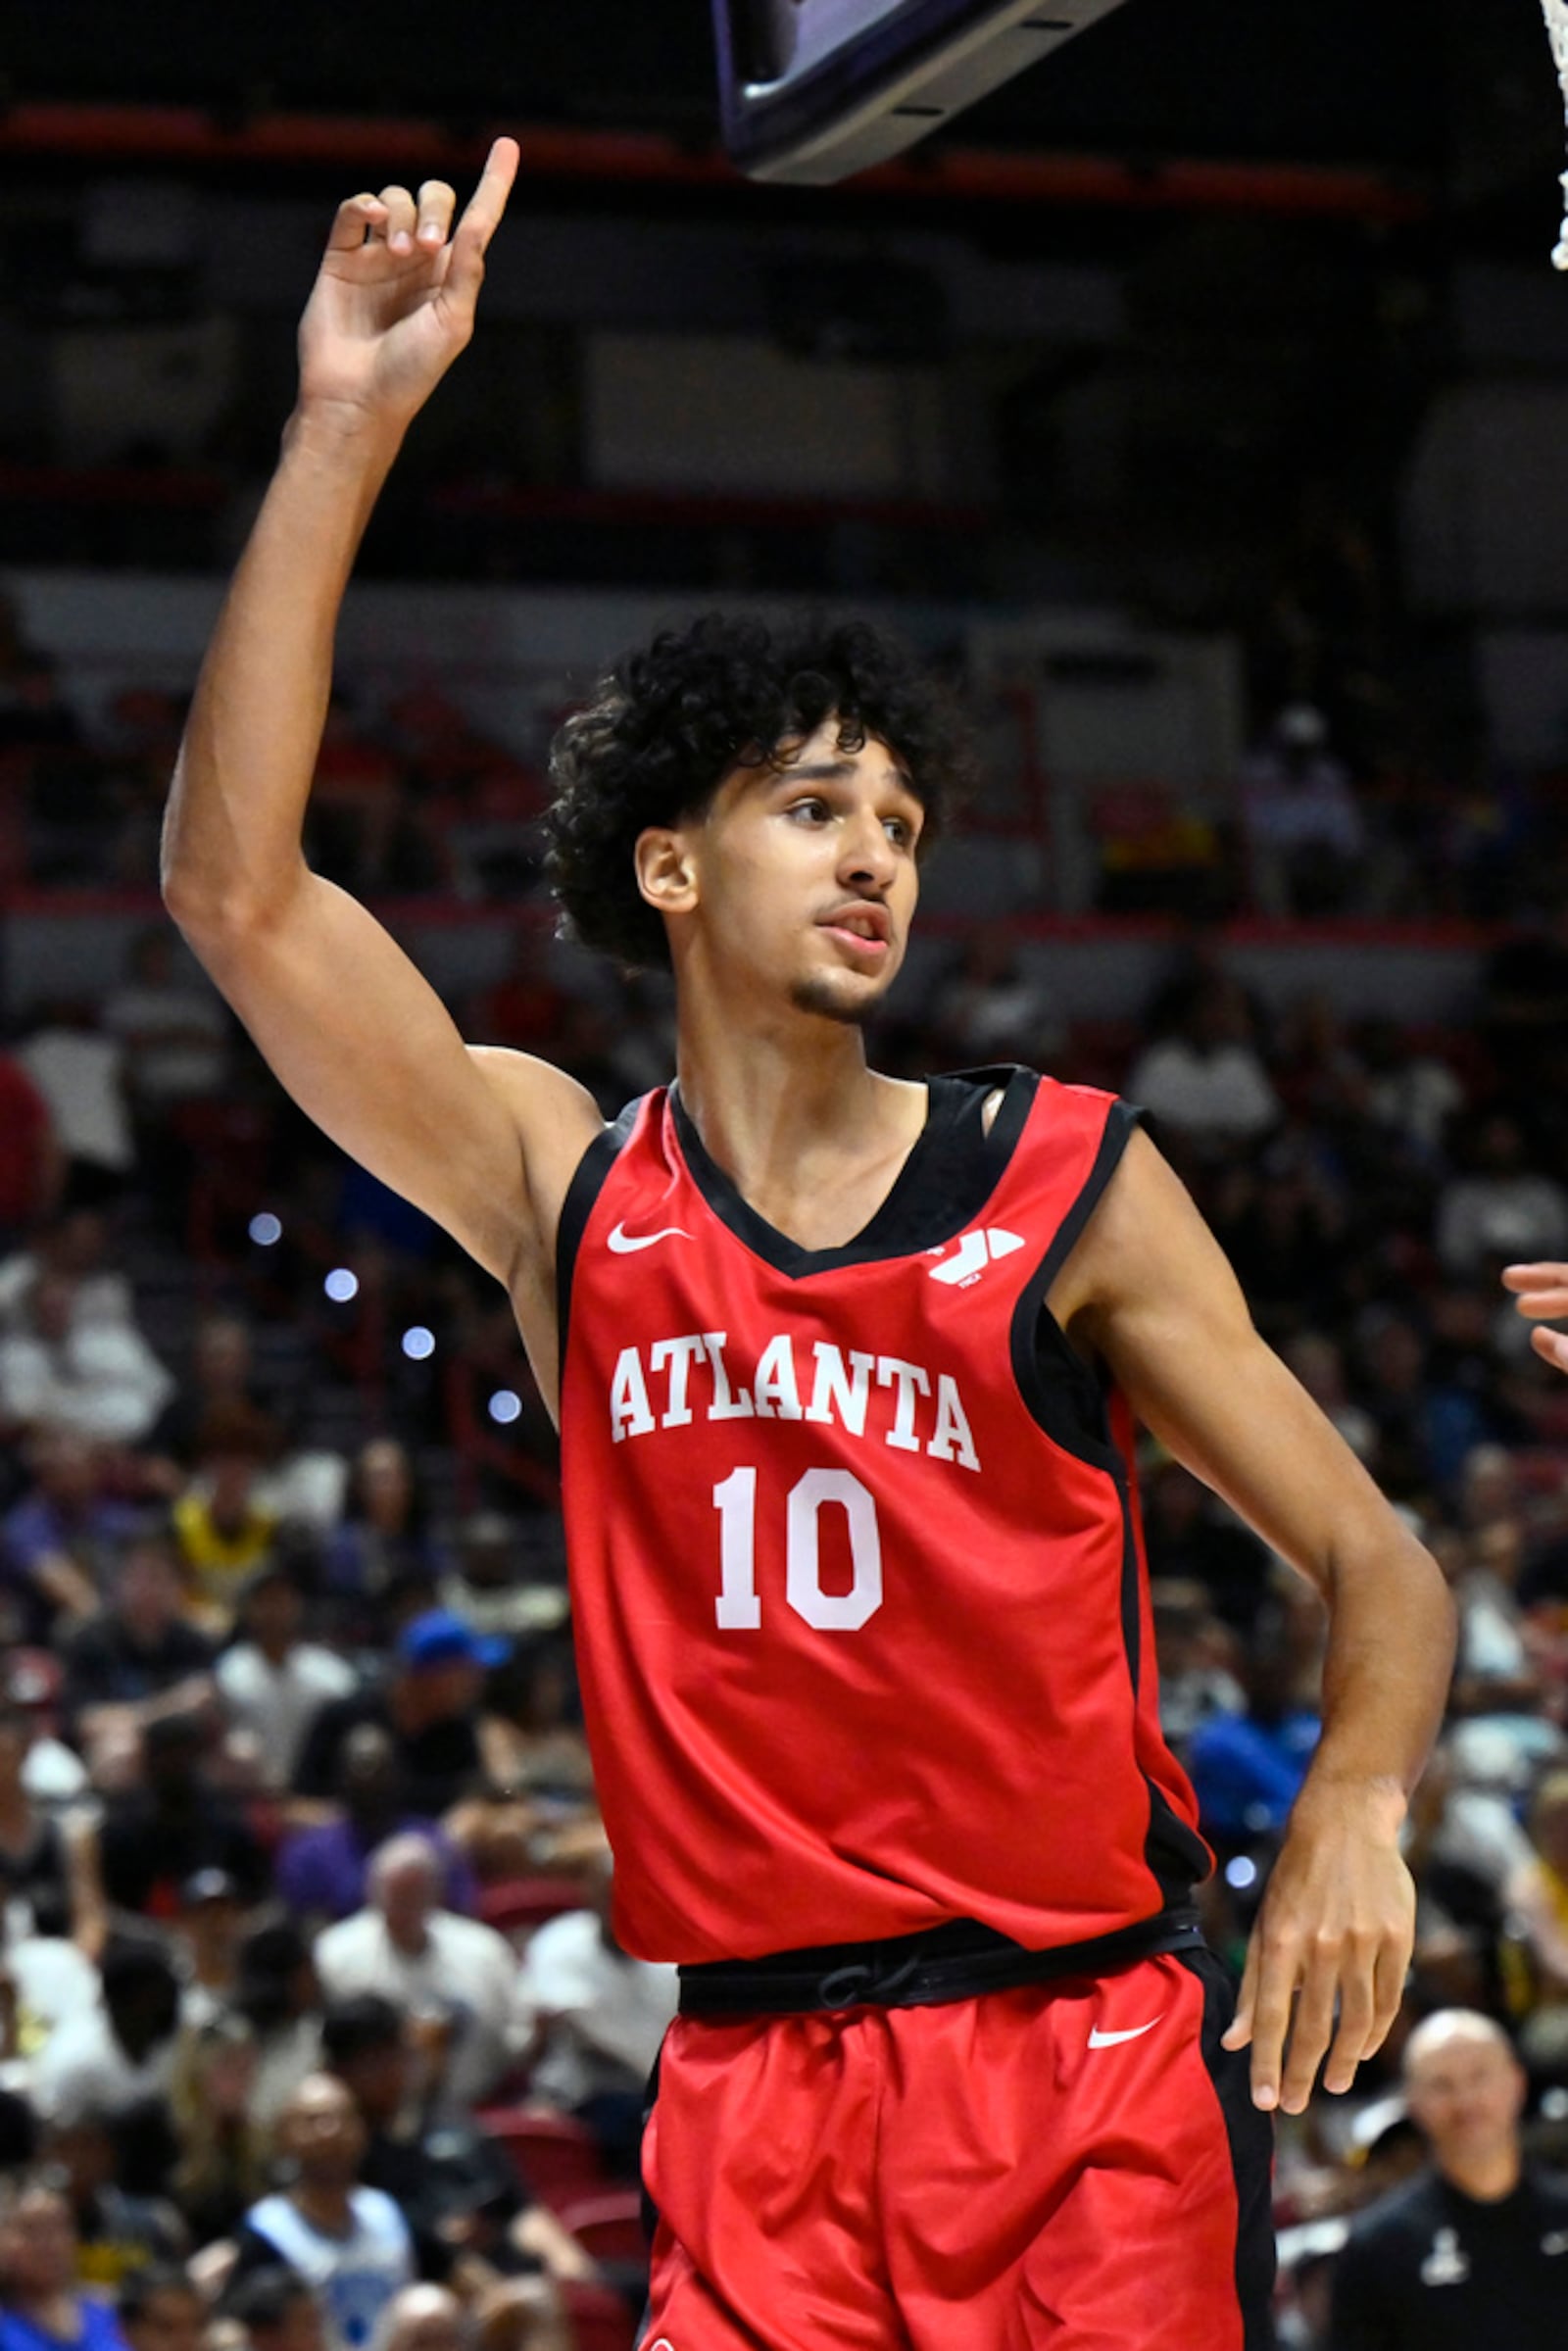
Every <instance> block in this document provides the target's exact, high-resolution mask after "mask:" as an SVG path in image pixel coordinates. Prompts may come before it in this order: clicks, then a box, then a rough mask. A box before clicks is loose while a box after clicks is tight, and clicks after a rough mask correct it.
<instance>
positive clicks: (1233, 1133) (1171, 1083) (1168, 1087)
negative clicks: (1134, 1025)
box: [1127, 972, 1280, 1158]
mask: <svg viewBox="0 0 1568 2351" xmlns="http://www.w3.org/2000/svg"><path fill="white" fill-rule="evenodd" d="M1127 1098H1128V1100H1129V1101H1130V1102H1138V1103H1140V1104H1141V1105H1142V1106H1143V1108H1145V1109H1146V1110H1149V1111H1151V1112H1152V1114H1153V1115H1154V1116H1155V1117H1156V1118H1158V1120H1159V1121H1160V1124H1161V1126H1162V1127H1163V1128H1166V1129H1168V1130H1169V1131H1170V1134H1171V1138H1172V1140H1173V1141H1174V1142H1175V1143H1176V1144H1177V1145H1183V1144H1185V1145H1186V1146H1187V1147H1188V1149H1189V1150H1190V1151H1193V1152H1194V1153H1195V1154H1196V1155H1197V1156H1198V1157H1200V1158H1209V1157H1212V1156H1214V1155H1215V1154H1216V1153H1218V1152H1222V1151H1226V1150H1228V1149H1230V1148H1232V1147H1234V1146H1235V1145H1237V1144H1244V1143H1251V1142H1255V1141H1256V1140H1257V1139H1258V1138H1259V1137H1260V1136H1262V1135H1266V1134H1267V1133H1268V1131H1269V1129H1270V1128H1271V1127H1274V1126H1277V1125H1278V1123H1279V1118H1280V1102H1279V1097H1278V1096H1277V1095H1276V1093H1275V1091H1274V1088H1273V1086H1272V1085H1271V1084H1270V1082H1269V1077H1268V1072H1267V1071H1266V1070H1265V1068H1264V1066H1263V1060H1262V1056H1261V1054H1260V1053H1258V1050H1257V1047H1256V1045H1255V1044H1254V1043H1253V1041H1252V1023H1251V1013H1250V1009H1249V1007H1248V1003H1247V996H1246V992H1245V991H1244V990H1243V988H1242V987H1241V985H1240V983H1239V982H1238V981H1236V980H1234V979H1232V978H1231V977H1230V976H1229V974H1228V973H1225V972H1212V973H1210V974H1209V976H1208V977H1207V978H1205V979H1204V980H1203V981H1202V983H1201V986H1200V988H1199V990H1198V992H1197V994H1196V995H1195V997H1194V999H1193V1003H1192V1006H1191V1009H1190V1011H1189V1013H1188V1015H1187V1018H1186V1020H1185V1021H1184V1022H1183V1025H1182V1026H1181V1028H1180V1029H1178V1030H1177V1031H1176V1032H1175V1033H1174V1034H1173V1035H1171V1036H1169V1037H1163V1038H1161V1039H1160V1040H1159V1041H1158V1042H1157V1043H1155V1044H1153V1045H1151V1046H1148V1047H1146V1048H1145V1050H1144V1052H1143V1053H1140V1054H1139V1056H1138V1059H1137V1061H1136V1062H1135V1063H1134V1065H1133V1067H1132V1070H1131V1072H1130V1073H1129V1076H1128V1079H1127Z"/></svg>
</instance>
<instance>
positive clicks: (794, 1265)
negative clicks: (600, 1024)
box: [669, 1062, 1040, 1281]
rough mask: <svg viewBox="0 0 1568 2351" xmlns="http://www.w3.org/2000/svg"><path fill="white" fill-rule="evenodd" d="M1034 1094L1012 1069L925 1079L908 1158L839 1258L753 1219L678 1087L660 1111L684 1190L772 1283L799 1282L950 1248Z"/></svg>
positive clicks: (1025, 1077)
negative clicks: (667, 1120)
mask: <svg viewBox="0 0 1568 2351" xmlns="http://www.w3.org/2000/svg"><path fill="white" fill-rule="evenodd" d="M1039 1084H1040V1079H1039V1075H1038V1073H1037V1072H1036V1071H1035V1070H1032V1069H1025V1068H1023V1067H1021V1066H1020V1065H1019V1064H1018V1063H1016V1062H1009V1063H1006V1064H1005V1065H1002V1066H999V1067H997V1068H993V1069H963V1070H956V1071H953V1072H952V1073H950V1074H947V1075H944V1076H941V1077H933V1078H931V1079H930V1080H929V1081H928V1085H929V1093H930V1099H929V1103H928V1107H927V1110H926V1120H925V1124H924V1126H923V1127H922V1128H921V1129H920V1132H919V1134H918V1135H917V1136H916V1137H915V1139H914V1142H913V1144H912V1145H911V1146H910V1149H909V1153H908V1156H907V1158H906V1160H905V1162H904V1165H903V1166H902V1167H901V1168H900V1170H899V1172H898V1175H897V1176H896V1177H895V1178H894V1181H893V1185H892V1188H891V1190H890V1191H889V1193H888V1196H887V1198H886V1199H885V1200H883V1202H882V1204H881V1206H880V1207H879V1208H878V1209H877V1210H876V1211H875V1213H874V1214H873V1215H872V1217H871V1219H870V1221H869V1222H868V1223H867V1224H866V1225H865V1226H864V1227H863V1228H862V1230H861V1231H860V1232H858V1233H857V1235H856V1237H855V1239H854V1240H853V1241H849V1242H846V1243H845V1245H844V1247H843V1248H842V1249H803V1248H802V1247H801V1245H800V1243H799V1242H797V1241H792V1240H791V1239H790V1238H789V1236H788V1234H787V1233H781V1232H780V1231H779V1230H778V1228H777V1226H776V1225H771V1224H769V1223H768V1221H767V1219H766V1217H765V1216H760V1215H759V1214H758V1212H757V1210H756V1209H755V1208H754V1207H753V1206H752V1204H751V1202H750V1201H749V1200H746V1199H745V1198H744V1196H743V1195H742V1194H741V1192H740V1191H739V1189H738V1188H737V1186H736V1185H735V1183H734V1182H733V1181H732V1180H731V1178H730V1177H729V1176H727V1175H726V1174H725V1172H724V1170H723V1169H722V1168H721V1167H720V1166H719V1165H718V1163H717V1161H716V1160H715V1159H713V1158H712V1157H711V1155H710V1153H709V1151H708V1149H707V1147H706V1145H705V1144H704V1142H703V1139H702V1137H701V1135H699V1133H698V1132H697V1128H696V1126H695V1125H694V1123H693V1121H692V1117H691V1113H690V1112H689V1111H688V1110H687V1108H686V1105H685V1103H684V1102H682V1101H681V1099H680V1091H679V1088H678V1087H676V1086H671V1088H670V1090H669V1101H670V1106H671V1108H672V1110H673V1112H674V1119H675V1134H676V1139H677V1141H678V1142H679V1145H680V1150H681V1154H682V1156H683V1157H684V1159H685V1161H686V1164H687V1167H688V1168H689V1169H690V1171H691V1176H692V1181H693V1182H694V1183H695V1184H696V1186H697V1188H698V1190H699V1191H700V1192H701V1194H702V1196H703V1198H704V1200H706V1201H707V1202H708V1205H709V1206H710V1208H711V1210H712V1212H713V1214H714V1215H715V1216H716V1217H717V1218H718V1220H719V1222H720V1224H722V1225H725V1226H727V1227H728V1229H729V1231H730V1232H732V1233H733V1234H734V1236H735V1238H736V1240H737V1241H741V1242H744V1243H745V1245H746V1247H747V1248H748V1249H750V1250H751V1251H752V1252H753V1254H754V1255H755V1256H758V1257H760V1258H761V1259H762V1261H763V1263H764V1264H766V1265H771V1266H772V1268H773V1270H774V1272H775V1273H781V1274H785V1275H787V1276H788V1277H789V1278H790V1280H792V1281H800V1280H803V1279H805V1278H806V1277H807V1276H809V1275H811V1274H818V1273H831V1272H833V1271H835V1270H836V1269H837V1268H838V1267H840V1266H843V1265H867V1264H873V1263H875V1262H876V1261H877V1260H878V1259H882V1258H890V1257H912V1256H916V1255H918V1254H920V1253H921V1252H922V1251H923V1250H925V1249H942V1248H944V1247H945V1246H946V1245H947V1243H948V1242H950V1241H952V1240H955V1239H956V1236H957V1235H958V1234H959V1233H961V1232H962V1231H963V1229H964V1227H965V1226H966V1225H970V1224H973V1222H974V1221H975V1219H976V1217H977V1216H979V1215H980V1214H981V1212H982V1211H983V1209H984V1208H985V1205H986V1202H987V1201H988V1200H990V1198H991V1196H992V1194H993V1193H994V1192H995V1190H996V1188H997V1185H998V1184H999V1182H1000V1181H1001V1179H1002V1176H1003V1174H1004V1172H1005V1168H1006V1166H1007V1162H1008V1160H1009V1159H1010V1158H1011V1157H1012V1154H1013V1151H1014V1150H1015V1149H1016V1147H1017V1143H1018V1138H1019V1136H1020V1135H1021V1134H1022V1133H1023V1130H1024V1125H1025V1122H1026V1120H1027V1119H1028V1116H1029V1109H1030V1105H1031V1103H1032V1102H1033V1101H1034V1098H1035V1093H1036V1090H1037V1089H1038V1087H1039ZM999 1088H1000V1089H1001V1090H1002V1101H1001V1102H1000V1103H999V1104H998V1107H997V1114H996V1117H995V1118H994V1119H993V1120H992V1122H991V1125H990V1127H989V1128H988V1127H987V1126H986V1124H985V1105H986V1103H987V1102H989V1100H990V1099H991V1097H992V1095H993V1094H995V1093H996V1092H997V1091H998V1089H999Z"/></svg>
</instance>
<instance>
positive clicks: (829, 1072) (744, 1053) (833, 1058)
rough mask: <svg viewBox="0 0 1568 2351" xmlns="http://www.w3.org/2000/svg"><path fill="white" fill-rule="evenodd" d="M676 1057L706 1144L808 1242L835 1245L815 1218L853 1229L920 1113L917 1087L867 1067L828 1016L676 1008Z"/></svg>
mask: <svg viewBox="0 0 1568 2351" xmlns="http://www.w3.org/2000/svg"><path fill="white" fill-rule="evenodd" d="M676 1065H677V1068H678V1070H679V1074H680V1093H681V1101H682V1102H683V1103H684V1105H685V1107H686V1110H687V1113H688V1115H689V1116H690V1118H691V1119H692V1121H693V1123H694V1124H695V1126H696V1128H697V1131H698V1133H699V1134H700V1135H701V1136H702V1139H703V1143H704V1147H705V1148H706V1150H707V1151H708V1152H709V1153H710V1155H711V1157H712V1158H713V1159H714V1160H716V1161H717V1163H718V1165H719V1166H720V1167H722V1168H723V1170H724V1172H725V1173H726V1175H728V1177H729V1178H730V1180H731V1182H732V1183H733V1184H734V1185H735V1186H736V1188H737V1189H738V1191H739V1192H740V1194H741V1196H742V1198H743V1199H745V1200H748V1201H750V1203H751V1205H752V1206H753V1207H754V1208H756V1209H757V1210H758V1212H759V1214H760V1215H762V1216H765V1217H766V1218H767V1219H768V1221H769V1222H770V1223H772V1224H774V1225H776V1226H777V1227H778V1228H779V1230H780V1231H782V1232H786V1233H790V1234H792V1235H794V1237H795V1238H797V1239H799V1240H801V1241H802V1242H803V1244H804V1245H805V1246H807V1247H811V1248H823V1247H829V1246H832V1242H831V1240H828V1239H824V1238H823V1237H822V1231H823V1228H822V1226H821V1225H820V1223H819V1221H818V1220H819V1219H822V1218H825V1219H826V1220H827V1226H828V1228H829V1229H831V1228H832V1227H834V1226H835V1225H836V1224H837V1223H840V1222H842V1223H846V1224H847V1225H848V1228H849V1233H851V1234H853V1233H854V1232H857V1231H858V1230H859V1228H860V1226H861V1225H862V1224H863V1223H865V1222H866V1221H867V1218H868V1217H869V1215H870V1213H871V1211H872V1210H873V1209H874V1208H875V1206H876V1205H877V1201H878V1199H880V1197H881V1196H882V1195H884V1194H885V1193H886V1191H887V1190H888V1188H889V1187H890V1186H891V1184H892V1183H893V1181H894V1179H895V1177H896V1176H897V1174H898V1170H899V1168H900V1166H901V1165H902V1164H903V1161H904V1159H905V1157H906V1156H907V1153H908V1151H909V1150H910V1148H911V1147H912V1145H913V1143H914V1141H915V1139H916V1137H917V1136H918V1134H919V1132H920V1129H921V1127H922V1125H923V1124H924V1121H925V1089H924V1088H923V1087H920V1086H907V1085H901V1084H899V1083H897V1082H895V1081H894V1080H892V1079H889V1078H885V1077H880V1076H878V1075H877V1073H876V1072H875V1071H873V1070H871V1069H868V1068H867V1066H866V1061H865V1049H864V1043H863V1040H862V1038H861V1034H860V1031H859V1030H858V1028H855V1027H851V1026H846V1025H842V1024H840V1023H837V1022H833V1021H828V1020H824V1019H818V1018H809V1019H808V1018H802V1019H799V1020H795V1021H792V1022H791V1023H790V1024H789V1026H788V1027H787V1028H785V1027H781V1028H780V1029H779V1030H777V1031H773V1032H771V1033H770V1032H766V1031H763V1032H761V1033H759V1032H758V1031H757V1030H755V1029H752V1028H742V1027H740V1026H738V1025H736V1026H732V1027H729V1028H725V1027H723V1026H721V1025H720V1024H717V1023H700V1022H694V1021H688V1020H682V1022H681V1027H680V1038H679V1046H678V1051H677V1055H676ZM873 1193H874V1194H875V1195H876V1196H877V1197H876V1198H869V1199H868V1195H869V1194H873ZM846 1237H848V1236H846Z"/></svg>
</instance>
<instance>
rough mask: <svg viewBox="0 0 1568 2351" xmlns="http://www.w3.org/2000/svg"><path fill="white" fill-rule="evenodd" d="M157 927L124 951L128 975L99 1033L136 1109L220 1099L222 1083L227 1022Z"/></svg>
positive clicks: (113, 994) (170, 937) (107, 1004)
mask: <svg viewBox="0 0 1568 2351" xmlns="http://www.w3.org/2000/svg"><path fill="white" fill-rule="evenodd" d="M176 949H177V942H176V940H175V937H174V934H173V932H172V930H171V929H170V928H169V927H168V926H167V925H163V926H161V927H159V928H158V929H156V930H147V931H143V932H142V933H141V935H140V937H139V938H138V939H137V940H136V942H135V944H134V945H133V947H132V948H131V951H130V973H129V976H128V978H127V979H125V980H124V981H123V982H122V984H121V985H120V986H119V987H118V988H115V989H112V990H111V991H110V993H109V995H108V997H107V998H106V999H105V1001H104V1026H105V1028H106V1029H107V1030H108V1031H109V1033H110V1035H111V1036H114V1037H118V1038H119V1039H120V1041H121V1043H122V1045H123V1047H124V1052H125V1075H126V1083H127V1086H128V1089H129V1093H130V1098H131V1101H132V1102H133V1103H134V1104H135V1105H136V1106H137V1108H138V1109H142V1110H147V1111H152V1112H155V1113H156V1112H158V1111H162V1110H167V1109H170V1108H172V1106H173V1105H174V1104H175V1103H176V1102H196V1101H200V1100H202V1099H203V1098H204V1097H206V1096H208V1095H212V1094H220V1093H221V1092H222V1089H223V1084H224V1081H225V1079H226V1078H227V1075H228V1039H229V1026H228V1017H227V1014H226V1013H225V1012H224V1010H223V1007H222V1004H221V1002H220V1000H219V998H218V996H217V995H216V994H215V993H214V991H213V989H212V988H211V987H209V986H208V984H207V983H206V981H205V980H204V979H202V977H201V976H200V974H199V973H198V972H197V971H196V969H195V966H194V965H193V964H190V963H188V962H187V964H186V966H185V970H184V971H183V972H182V971H181V970H180V969H179V967H178V965H177V964H176V961H175V955H176Z"/></svg>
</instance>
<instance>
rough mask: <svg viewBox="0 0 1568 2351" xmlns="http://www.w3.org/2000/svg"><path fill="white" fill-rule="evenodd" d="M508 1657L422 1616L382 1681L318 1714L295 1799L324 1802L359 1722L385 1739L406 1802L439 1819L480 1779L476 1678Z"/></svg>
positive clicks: (453, 1624)
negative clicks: (346, 1743)
mask: <svg viewBox="0 0 1568 2351" xmlns="http://www.w3.org/2000/svg"><path fill="white" fill-rule="evenodd" d="M509 1654H510V1651H509V1648H508V1644H507V1643H506V1642H505V1641H492V1640H486V1639H485V1638H484V1637H483V1636H481V1635H479V1634H476V1633H473V1632H470V1631H469V1629H468V1627H467V1626H466V1624H465V1623H464V1622H463V1620H462V1619H461V1617H457V1616H454V1615H453V1614H452V1612H451V1611H450V1610H449V1609H446V1608H429V1609H426V1610H425V1611H424V1612H423V1614H422V1615H419V1616H417V1617H415V1618H414V1619H413V1621H412V1622H411V1623H409V1624H408V1625H406V1626H405V1627H404V1629H403V1631H402V1633H401V1634H400V1635H399V1637H398V1644H397V1648H396V1651H395V1653H394V1658H393V1664H392V1670H391V1672H390V1674H389V1675H388V1676H387V1678H386V1679H385V1681H383V1682H382V1683H380V1684H379V1685H378V1686H376V1687H374V1688H372V1689H370V1690H364V1691H361V1692H358V1693H357V1694H355V1695H352V1696H349V1697H344V1698H337V1699H334V1700H332V1701H331V1702H330V1703H329V1704H327V1705H325V1706H323V1707H322V1709H321V1711H320V1713H319V1715H318V1716H317V1718H316V1721H315V1723H314V1724H313V1726H312V1728H311V1732H310V1735H309V1737H308V1738H307V1739H306V1741H305V1748H304V1752H303V1754H302V1755H301V1757H300V1761H299V1767H298V1769H297V1771H296V1772H295V1775H294V1792H295V1794H296V1795H298V1796H304V1797H310V1798H315V1799H318V1800H321V1799H326V1798H329V1797H330V1796H331V1795H332V1793H333V1790H334V1787H335V1784H336V1780H337V1775H338V1765H339V1757H340V1754H341V1749H342V1745H343V1741H344V1740H345V1739H347V1737H348V1735H349V1733H350V1732H351V1731H353V1730H354V1729H356V1728H357V1727H358V1726H359V1725H360V1724H361V1723H376V1724H379V1725H380V1727H381V1728H382V1729H383V1730H384V1731H386V1732H387V1734H388V1735H389V1737H390V1738H391V1740H392V1747H393V1753H394V1754H395V1756H396V1758H397V1761H398V1764H399V1767H400V1769H401V1771H402V1774H403V1784H404V1788H405V1792H406V1794H407V1798H408V1801H409V1802H410V1803H411V1804H412V1805H413V1806H414V1808H415V1810H416V1811H417V1812H419V1813H423V1814H427V1815H429V1816H431V1817H433V1818H435V1819H439V1818H440V1817H441V1815H442V1814H443V1813H445V1812H447V1811H449V1810H450V1809H451V1807H452V1806H453V1805H454V1804H456V1803H457V1802H458V1801H459V1800H460V1799H461V1798H462V1797H463V1796H465V1795H466V1794H467V1793H468V1791H469V1790H470V1788H473V1787H475V1786H476V1785H477V1784H478V1783H479V1781H480V1779H481V1778H482V1774H483V1758H482V1754H481V1750H480V1745H479V1725H478V1716H479V1700H480V1695H481V1693H482V1691H483V1689H484V1677H485V1675H486V1674H487V1673H488V1672H489V1671H490V1670H491V1669H492V1668H493V1667H495V1666H498V1665H501V1664H503V1663H504V1662H505V1660H506V1658H507V1657H508V1655H509Z"/></svg>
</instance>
